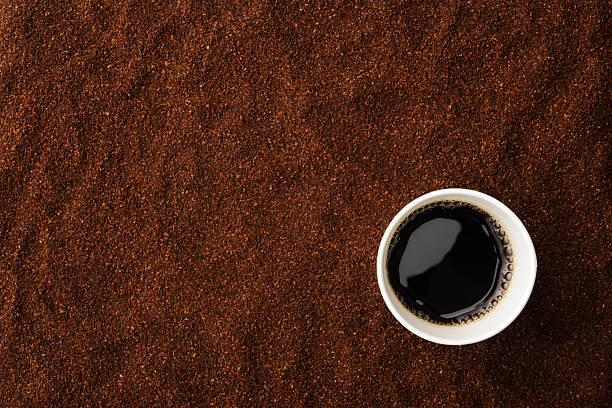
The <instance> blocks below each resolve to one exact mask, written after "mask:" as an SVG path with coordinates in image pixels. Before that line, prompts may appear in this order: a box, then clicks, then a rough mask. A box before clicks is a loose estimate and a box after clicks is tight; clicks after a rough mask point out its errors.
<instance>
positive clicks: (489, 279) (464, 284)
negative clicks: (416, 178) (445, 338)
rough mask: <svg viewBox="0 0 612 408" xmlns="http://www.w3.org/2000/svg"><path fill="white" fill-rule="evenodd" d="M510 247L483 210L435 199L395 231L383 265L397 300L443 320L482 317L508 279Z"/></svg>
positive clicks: (456, 321) (452, 321)
mask: <svg viewBox="0 0 612 408" xmlns="http://www.w3.org/2000/svg"><path fill="white" fill-rule="evenodd" d="M512 262H513V259H512V248H511V247H510V246H509V239H508V237H507V236H506V233H505V231H504V230H503V228H501V225H500V224H499V223H497V222H496V221H495V219H493V218H492V217H491V216H490V215H489V214H487V213H486V212H485V211H484V210H482V209H480V208H478V207H475V206H474V205H471V204H468V203H464V202H459V201H439V202H436V203H433V204H429V205H427V206H425V207H423V208H420V209H418V210H416V211H415V212H413V213H412V214H411V215H410V216H409V217H408V218H407V219H406V220H405V221H404V222H403V223H402V224H401V225H400V227H399V228H398V230H397V231H396V233H395V235H394V237H393V239H392V242H391V245H390V248H389V253H388V258H387V270H388V273H389V278H390V281H391V285H392V287H393V289H394V291H395V294H396V295H397V297H398V298H399V300H400V301H401V302H402V303H403V304H404V305H405V306H406V307H408V308H409V309H410V310H411V311H412V312H413V313H415V314H417V315H418V316H420V317H422V318H424V319H426V320H429V321H433V322H438V323H442V324H459V323H466V322H468V321H472V320H473V319H478V318H480V317H483V316H484V315H485V314H486V313H488V312H489V311H490V310H491V309H492V308H493V307H494V306H495V305H497V303H498V301H499V300H500V299H501V298H502V295H503V294H504V293H505V290H506V289H508V287H509V281H510V280H511V279H512V272H511V271H512V270H513V269H514V267H513V263H512Z"/></svg>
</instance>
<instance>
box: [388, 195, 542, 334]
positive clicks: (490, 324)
mask: <svg viewBox="0 0 612 408" xmlns="http://www.w3.org/2000/svg"><path fill="white" fill-rule="evenodd" d="M442 200H450V201H462V202H466V203H469V204H472V205H474V206H476V207H479V208H481V209H482V210H485V211H486V212H487V213H489V214H490V215H491V216H492V217H494V218H495V219H496V221H497V222H499V223H500V224H501V226H502V228H503V229H504V230H505V231H506V233H507V236H508V237H510V239H511V242H512V249H513V258H514V260H513V263H514V271H513V277H512V282H511V285H510V286H509V288H508V290H507V291H506V293H505V295H504V297H503V299H502V300H501V301H500V302H499V304H497V306H496V307H495V308H493V309H492V310H490V312H489V313H487V314H486V315H485V316H483V317H482V318H480V319H477V320H474V321H472V322H469V323H467V324H462V325H441V324H437V323H434V322H430V321H427V320H424V319H422V318H420V317H418V316H417V315H415V314H414V313H413V312H412V311H410V310H409V309H408V308H407V307H406V306H404V304H402V302H401V301H400V300H399V299H398V297H397V295H396V294H395V291H394V290H393V287H392V286H391V282H390V280H389V274H388V271H387V256H388V252H389V249H390V244H391V240H392V238H393V235H394V233H395V232H396V231H397V230H398V229H399V228H400V226H401V224H402V222H403V221H404V220H406V219H407V218H408V217H409V216H410V214H411V213H413V212H414V211H415V210H416V209H418V208H421V207H423V206H425V205H427V204H431V203H435V202H438V201H442ZM377 269H378V285H379V286H380V292H381V294H382V296H383V299H384V300H385V303H386V305H387V307H388V308H389V310H390V311H391V313H392V314H393V316H394V317H395V318H396V319H397V320H398V321H399V322H400V323H401V324H402V325H403V326H404V327H405V328H407V329H408V330H410V331H411V332H412V333H414V334H416V335H417V336H420V337H422V338H424V339H426V340H429V341H432V342H434V343H440V344H448V345H463V344H471V343H476V342H479V341H483V340H485V339H488V338H490V337H492V336H495V335H496V334H498V333H499V332H501V331H502V330H504V329H505V328H506V327H508V325H510V323H512V322H513V321H514V319H516V318H517V316H518V315H519V314H520V313H521V311H522V310H523V308H524V307H525V305H526V304H527V301H528V300H529V296H530V295H531V291H532V289H533V285H534V283H535V278H536V269H537V260H536V253H535V248H534V247H533V242H532V241H531V237H530V236H529V233H528V232H527V229H526V228H525V226H524V225H523V223H522V222H521V220H520V219H519V218H518V217H517V216H516V215H515V214H514V213H513V212H512V211H511V210H510V209H509V208H508V207H506V206H505V205H504V204H503V203H501V202H500V201H498V200H496V199H495V198H493V197H491V196H489V195H487V194H484V193H481V192H478V191H474V190H467V189H461V188H449V189H444V190H437V191H433V192H431V193H428V194H425V195H422V196H420V197H418V198H417V199H415V200H414V201H412V202H410V203H409V204H408V205H407V206H405V207H404V208H403V209H402V210H401V211H400V212H399V213H398V214H397V215H396V216H395V217H394V218H393V220H392V221H391V223H390V224H389V226H388V227H387V229H386V231H385V233H384V235H383V237H382V240H381V242H380V247H379V249H378V260H377Z"/></svg>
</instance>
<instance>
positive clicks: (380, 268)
mask: <svg viewBox="0 0 612 408" xmlns="http://www.w3.org/2000/svg"><path fill="white" fill-rule="evenodd" d="M453 195H459V196H471V197H477V198H479V199H481V200H483V201H487V202H488V203H489V204H491V205H493V206H495V208H496V210H499V211H501V212H503V213H504V214H505V215H506V216H507V217H508V218H509V219H510V220H511V222H512V223H514V224H515V225H516V227H517V228H518V229H519V230H520V235H521V237H520V239H521V240H523V241H524V242H525V244H526V246H527V248H528V249H527V250H528V251H529V252H530V254H529V256H528V259H529V260H531V264H530V265H527V267H526V268H525V270H526V271H527V272H529V276H527V279H528V280H527V290H525V291H523V292H522V293H521V294H520V297H519V300H518V302H516V306H515V307H514V309H512V311H511V313H508V314H507V315H506V316H505V317H504V318H503V319H499V323H498V324H496V325H495V327H494V328H493V329H491V330H489V331H487V332H485V333H481V334H478V335H473V336H466V337H462V338H445V337H441V336H437V335H434V334H431V333H428V332H426V331H423V330H421V329H420V328H418V327H415V326H414V325H413V324H412V323H411V322H410V321H408V320H406V319H405V318H404V317H403V316H402V315H401V314H400V313H399V310H398V305H397V302H394V301H393V298H392V297H393V296H395V294H394V293H393V289H392V288H391V287H390V285H388V282H387V279H386V273H387V268H386V262H385V256H386V249H387V247H388V245H389V241H390V240H391V238H392V236H393V233H394V232H395V230H396V229H397V227H398V226H399V224H400V223H401V222H402V221H403V220H404V219H405V218H406V216H408V214H409V213H410V212H411V211H412V210H413V209H415V208H417V207H418V206H420V205H421V204H422V203H425V202H427V201H431V200H432V199H436V198H440V197H444V198H445V199H452V197H451V196H453ZM536 271H537V259H536V252H535V248H534V246H533V241H532V240H531V237H530V235H529V233H528V232H527V229H526V228H525V225H524V224H523V223H522V222H521V220H520V219H519V218H518V216H517V215H516V214H514V212H513V211H512V210H510V209H509V208H508V207H507V206H506V205H505V204H503V203H502V202H501V201H499V200H497V199H495V198H493V197H491V196H490V195H488V194H485V193H482V192H480V191H476V190H470V189H463V188H446V189H441V190H435V191H432V192H429V193H427V194H423V195H421V196H419V197H417V198H416V199H414V200H412V201H411V202H410V203H408V204H407V205H406V206H405V207H404V208H402V209H401V210H400V211H399V212H398V213H397V214H396V215H395V217H394V218H393V220H392V221H391V222H390V223H389V225H388V226H387V229H386V230H385V233H384V235H383V237H382V239H381V242H380V246H379V248H378V256H377V275H378V286H379V288H380V291H381V294H382V296H383V299H384V301H385V304H386V305H387V308H388V309H389V310H390V311H391V313H392V314H393V316H394V317H395V319H397V320H398V321H399V322H400V323H401V324H402V325H403V326H404V327H405V328H406V329H408V330H410V331H411V332H412V333H414V334H416V335H417V336H419V337H421V338H424V339H426V340H429V341H431V342H434V343H439V344H446V345H465V344H472V343H477V342H479V341H483V340H486V339H488V338H490V337H493V336H495V335H496V334H498V333H499V332H501V331H502V330H504V329H505V328H506V327H508V326H509V325H510V324H511V323H512V322H513V321H514V320H515V319H516V318H517V317H518V315H519V314H520V313H521V311H522V310H523V309H524V307H525V305H526V304H527V302H528V300H529V297H530V296H531V292H532V290H533V286H534V284H535V278H536Z"/></svg>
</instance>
